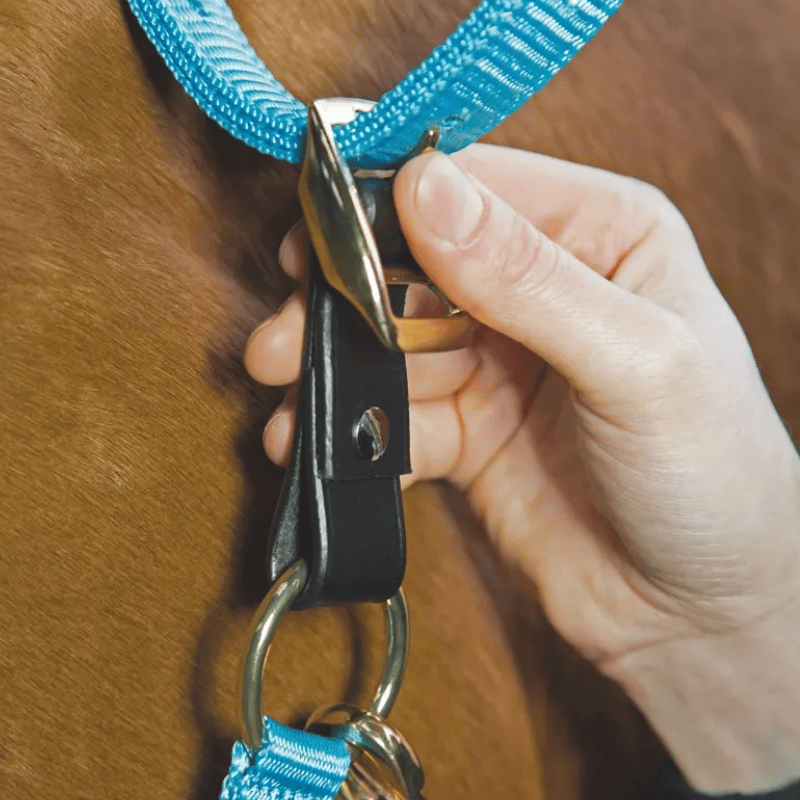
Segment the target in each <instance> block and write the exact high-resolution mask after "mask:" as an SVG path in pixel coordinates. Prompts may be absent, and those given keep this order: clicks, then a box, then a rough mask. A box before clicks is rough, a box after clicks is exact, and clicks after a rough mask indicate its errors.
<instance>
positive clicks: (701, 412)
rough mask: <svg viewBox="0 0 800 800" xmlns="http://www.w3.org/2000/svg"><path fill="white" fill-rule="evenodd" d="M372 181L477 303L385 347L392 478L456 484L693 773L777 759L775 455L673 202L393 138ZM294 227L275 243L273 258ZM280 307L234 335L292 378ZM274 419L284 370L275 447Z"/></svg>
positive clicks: (781, 773)
mask: <svg viewBox="0 0 800 800" xmlns="http://www.w3.org/2000/svg"><path fill="white" fill-rule="evenodd" d="M454 162H455V163H456V164H459V165H460V166H461V168H462V169H463V170H464V171H465V172H467V173H470V174H471V176H472V177H470V178H467V177H465V173H464V172H462V171H461V170H459V169H456V168H454V167H453V163H454ZM500 198H502V199H500ZM395 200H396V204H397V208H398V213H399V215H400V219H401V223H402V225H403V228H404V231H405V233H406V236H407V238H408V241H409V245H410V246H411V249H412V251H413V252H414V255H415V256H416V258H417V260H418V261H419V263H420V264H421V265H422V266H423V268H424V269H425V270H426V272H428V274H429V275H430V276H431V278H432V279H433V280H434V281H435V282H436V283H437V284H438V285H439V286H440V287H441V288H442V289H443V290H444V292H445V293H446V294H447V295H448V296H449V297H450V298H451V299H452V300H453V301H454V302H456V303H458V304H459V305H461V306H462V307H463V308H464V309H465V310H466V311H468V312H469V313H470V314H471V315H472V316H473V317H474V318H475V319H476V320H477V321H478V322H479V323H481V326H480V327H479V329H478V331H477V334H476V336H475V340H474V342H473V344H472V346H471V347H470V348H469V349H466V350H462V351H458V352H455V353H444V354H426V355H413V356H408V358H407V364H408V371H409V389H410V396H411V399H412V404H411V441H412V466H413V468H414V473H413V475H412V476H411V480H420V479H426V478H446V479H448V480H450V481H452V482H454V483H455V484H457V485H458V486H460V487H461V488H462V489H463V490H464V491H465V492H466V494H467V497H468V498H469V500H470V503H471V504H472V506H473V508H474V509H475V511H476V512H477V514H478V515H479V516H480V518H481V519H482V520H483V522H484V524H485V526H486V528H487V530H488V532H489V535H490V536H491V537H492V539H493V540H494V542H495V543H496V544H497V546H498V547H499V548H500V549H501V550H502V551H503V552H504V553H505V554H506V555H507V556H508V557H509V558H512V559H514V560H515V561H516V562H517V563H518V564H519V565H520V567H521V568H522V569H523V570H525V571H526V572H527V574H529V575H530V576H531V578H532V579H533V580H534V581H535V583H536V585H537V587H538V589H539V592H540V594H541V599H542V603H543V606H544V609H545V612H546V613H547V615H548V616H549V618H550V620H551V622H552V623H553V624H554V626H555V627H556V628H557V629H558V630H559V631H560V632H561V633H562V635H563V636H564V637H565V638H566V639H567V640H568V641H570V642H571V643H572V644H573V645H574V646H575V647H576V648H577V649H578V650H579V651H580V652H582V653H583V654H584V655H585V656H586V657H587V658H589V659H591V660H592V661H593V662H594V663H595V664H596V665H597V666H598V668H600V669H601V670H603V671H604V672H605V673H606V674H608V675H610V676H612V677H614V678H615V679H617V680H618V681H620V683H622V685H623V686H624V687H625V688H626V690H627V691H628V692H629V694H630V695H631V697H632V698H633V699H634V700H635V701H636V702H637V703H639V705H640V706H641V707H642V709H643V711H644V712H645V714H647V715H648V717H649V718H650V721H651V722H652V724H653V725H654V727H655V728H656V730H657V731H658V732H659V733H660V734H661V736H662V738H663V739H664V741H665V743H666V744H667V746H668V747H669V748H670V750H671V751H672V753H673V756H674V757H675V759H676V761H677V762H678V764H679V766H681V768H682V769H683V770H684V772H685V774H686V775H687V777H688V779H689V780H690V781H692V782H693V783H695V785H697V786H698V787H699V788H701V789H705V790H706V791H722V790H734V789H738V790H740V791H755V790H759V789H764V788H771V787H773V786H777V785H779V784H780V783H781V782H785V781H787V780H789V779H791V778H793V777H796V776H797V775H798V774H800V690H798V689H796V688H794V683H795V682H796V681H795V678H794V676H795V674H796V669H797V667H796V663H797V658H798V656H799V655H800V634H799V633H798V628H800V625H798V623H800V564H799V563H798V561H799V559H798V556H799V555H800V469H798V458H797V454H796V452H795V450H794V447H793V446H792V444H791V441H790V439H789V437H788V435H787V433H786V431H785V429H784V427H783V425H782V424H781V422H780V420H779V418H778V416H777V414H776V412H775V410H774V408H773V406H772V403H771V401H770V399H769V397H768V395H767V393H766V391H765V389H764V386H763V384H762V382H761V379H760V377H759V375H758V371H757V368H756V366H755V363H754V360H753V357H752V354H751V352H750V348H749V346H748V344H747V341H746V339H745V337H744V335H743V333H742V331H741V328H740V326H739V325H738V323H737V321H736V319H735V317H734V316H733V314H732V312H731V311H730V309H729V308H728V306H727V305H726V303H725V302H724V300H723V299H722V297H721V295H720V294H719V292H718V291H717V289H716V287H715V286H714V283H713V281H712V280H711V278H710V276H709V274H708V272H707V270H706V268H705V266H704V264H703V261H702V258H701V256H700V254H699V252H698V249H697V247H696V244H695V242H694V238H693V236H692V234H691V231H690V230H689V228H688V226H687V225H686V223H685V221H684V220H683V218H682V217H681V216H680V214H679V213H678V212H677V211H676V210H675V208H674V207H673V206H672V205H671V204H670V203H669V202H668V201H667V200H666V199H665V198H664V197H663V196H662V195H661V194H660V193H658V192H657V191H656V190H655V189H653V188H652V187H649V186H646V185H644V184H641V183H639V182H636V181H633V180H629V179H625V178H621V177H618V176H614V175H610V174H608V173H604V172H601V171H598V170H592V169H589V168H587V167H581V166H577V165H571V164H566V163H563V162H559V161H555V160H552V159H548V158H545V157H542V156H537V155H534V154H530V153H524V152H519V151H514V150H509V149H505V148H495V147H490V146H486V145H475V146H472V147H470V148H467V149H466V150H464V151H462V152H461V153H459V154H457V155H456V156H454V157H453V158H452V159H449V158H447V157H445V156H443V155H441V154H430V155H425V156H421V157H418V158H416V159H414V160H413V161H411V162H410V163H409V164H408V165H406V166H405V167H404V168H403V170H401V172H400V173H399V175H398V177H397V179H396V182H395ZM304 247H307V243H304V239H303V237H302V235H301V234H300V235H298V234H294V235H293V236H292V237H290V238H289V239H288V240H287V242H286V243H285V246H284V247H283V248H282V254H281V255H282V259H281V260H282V263H283V264H284V267H285V268H286V269H287V271H288V272H289V273H290V274H292V275H293V276H294V277H299V276H300V274H301V273H302V270H303V268H304V257H303V250H304ZM302 327H303V303H302V297H301V295H300V294H299V293H296V294H295V295H293V296H292V297H291V298H290V299H289V301H287V303H286V304H285V305H284V306H283V307H282V309H281V311H280V312H279V313H278V314H277V315H276V316H275V317H273V318H272V319H271V320H270V321H268V323H266V324H265V325H263V326H262V327H260V328H259V329H258V330H257V331H256V332H255V333H254V334H253V336H252V337H251V339H250V341H249V343H248V348H247V352H246V364H247V367H248V369H249V371H250V372H251V374H252V375H253V376H254V377H255V378H256V379H257V380H261V381H262V382H264V383H267V384H271V385H283V384H289V383H293V382H294V381H296V379H297V376H298V374H299V363H300V347H301V338H302ZM292 426H293V399H292V393H291V392H290V393H289V396H288V398H287V400H286V401H285V402H284V404H283V405H282V407H281V408H279V409H278V411H277V412H276V414H275V415H274V416H273V419H272V420H271V421H270V424H269V425H268V427H267V429H266V431H265V446H266V449H267V452H268V454H269V455H270V457H271V458H273V460H275V461H276V462H278V463H285V462H286V461H287V459H288V452H289V447H290V442H291V430H292Z"/></svg>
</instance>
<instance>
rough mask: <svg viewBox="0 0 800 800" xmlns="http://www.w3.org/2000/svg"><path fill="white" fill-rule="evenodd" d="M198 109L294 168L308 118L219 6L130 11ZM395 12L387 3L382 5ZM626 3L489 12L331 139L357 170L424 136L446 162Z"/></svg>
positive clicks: (142, 2)
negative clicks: (431, 130) (431, 131)
mask: <svg viewBox="0 0 800 800" xmlns="http://www.w3.org/2000/svg"><path fill="white" fill-rule="evenodd" d="M128 2H129V4H130V7H131V9H132V10H133V12H134V14H135V15H136V17H137V19H138V20H139V22H140V24H141V26H142V28H143V29H144V31H145V32H146V34H147V36H148V37H149V38H150V40H151V41H152V42H153V44H154V45H155V47H156V49H157V50H158V52H159V53H160V54H161V56H162V58H163V59H164V61H165V62H166V64H167V66H168V67H169V68H170V70H171V71H172V72H173V73H174V74H175V76H176V77H177V79H178V80H179V81H180V82H181V84H183V86H184V88H185V89H186V91H187V92H188V93H189V95H190V96H191V97H193V98H194V100H195V101H196V102H197V103H198V105H199V106H200V107H201V108H202V109H203V110H204V111H205V112H206V113H207V114H208V115H209V116H210V117H211V118H212V119H214V120H216V121H217V122H218V123H219V124H220V125H221V126H222V127H223V128H225V129H226V130H227V131H229V132H230V133H232V134H233V135H234V136H236V137H237V138H239V139H241V140H242V141H244V142H246V143H247V144H249V145H251V146H252V147H254V148H256V149H257V150H260V151H261V152H263V153H267V154H269V155H271V156H274V157H275V158H280V159H283V160H285V161H291V162H297V161H299V159H300V156H301V149H302V146H303V142H304V140H305V129H306V124H307V119H306V109H305V106H303V104H302V103H300V101H299V100H297V99H296V98H294V97H293V96H292V95H291V94H289V92H287V91H286V89H284V87H283V86H282V85H281V84H280V83H278V81H277V80H276V79H275V78H274V77H273V76H272V74H271V73H270V72H269V70H268V69H267V68H266V67H265V66H264V64H263V63H262V62H261V60H260V59H259V58H258V56H257V55H256V53H255V51H254V50H253V49H252V47H250V44H249V43H248V41H247V39H246V37H245V35H244V34H243V33H242V31H241V29H240V28H239V25H238V24H237V23H236V20H235V19H234V17H233V14H232V13H231V10H230V8H229V7H228V5H227V3H226V2H225V0H128ZM387 2H391V0H387ZM621 4H622V0H484V2H483V3H482V4H481V5H480V6H478V8H477V9H476V10H475V11H474V12H473V13H472V14H471V15H470V16H469V17H468V18H467V19H466V20H465V21H464V22H463V23H462V24H461V25H460V26H459V27H458V28H457V29H456V30H455V32H454V33H453V34H452V36H450V38H449V39H448V40H447V41H446V42H445V43H444V44H443V45H441V47H439V48H437V49H436V50H434V51H433V53H431V55H430V56H429V57H428V58H427V59H426V60H425V61H424V62H423V63H422V64H421V65H420V66H419V67H417V69H415V70H414V71H413V72H411V73H410V74H409V75H408V76H407V77H406V78H405V79H404V80H403V81H401V83H400V84H398V85H397V86H396V87H395V88H394V89H392V90H391V91H389V92H387V93H386V94H385V95H384V96H383V98H382V99H381V100H380V102H379V103H378V104H377V105H376V106H375V108H374V109H373V110H372V111H370V112H367V113H364V114H360V115H359V116H358V117H357V118H356V119H355V120H354V121H353V122H351V123H350V124H348V125H343V126H341V127H339V128H337V129H336V137H337V142H338V145H339V148H340V150H341V152H342V154H343V156H344V158H345V159H346V160H347V161H348V162H349V163H351V164H353V165H358V166H371V167H380V166H389V165H392V164H394V163H396V162H398V161H400V160H402V159H403V158H404V157H405V156H406V155H407V154H408V153H409V152H411V151H412V150H413V149H414V148H415V147H416V145H417V144H418V142H419V140H420V138H421V136H422V134H423V133H424V132H425V130H426V129H427V128H428V127H430V126H436V127H437V128H438V129H439V131H440V133H441V135H442V138H441V144H440V145H439V148H440V149H441V150H443V151H445V152H453V151H454V150H459V149H461V148H462V147H465V146H466V145H468V144H470V143H471V142H474V141H475V140H476V139H478V138H479V137H481V136H483V135H484V134H485V133H488V132H489V131H490V130H492V129H493V128H495V127H496V126H497V125H499V124H500V122H502V121H503V119H505V117H507V116H508V115H509V114H511V113H512V112H513V111H515V110H516V109H517V108H519V106H521V105H522V104H523V103H524V102H525V101H526V100H527V99H528V98H529V97H530V96H531V95H532V94H533V93H534V92H536V91H537V90H538V89H540V88H541V87H542V86H544V85H545V84H546V83H547V82H548V81H549V80H550V78H551V77H552V76H553V75H555V74H556V72H558V71H559V70H560V69H561V68H562V67H563V66H564V65H565V64H567V63H568V62H569V61H570V60H571V59H572V58H573V57H574V56H575V54H576V53H577V52H578V50H580V48H581V47H582V46H583V45H584V44H586V42H588V41H589V40H590V39H591V38H592V37H593V36H594V35H595V33H597V31H598V30H599V28H600V27H601V26H602V25H603V23H604V22H605V21H606V20H607V19H608V17H609V16H610V15H611V14H613V13H614V12H615V11H616V10H617V8H619V6H620V5H621Z"/></svg>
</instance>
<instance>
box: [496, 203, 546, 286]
mask: <svg viewBox="0 0 800 800" xmlns="http://www.w3.org/2000/svg"><path fill="white" fill-rule="evenodd" d="M507 211H508V212H509V214H510V219H509V218H506V219H498V220H496V222H495V224H494V225H489V226H488V227H487V230H486V236H485V239H484V241H485V247H486V252H485V253H484V257H485V261H486V266H487V268H488V269H489V270H490V271H491V274H492V279H493V281H495V282H496V283H497V284H498V288H502V289H504V290H511V291H513V292H517V291H518V290H520V289H525V290H526V291H531V290H534V289H536V288H537V287H540V286H541V285H542V284H543V283H545V282H546V281H547V280H548V278H549V276H550V274H551V273H552V271H553V269H554V267H555V262H556V248H555V246H554V245H553V244H552V243H551V242H550V241H549V240H548V239H546V238H545V237H544V236H543V235H542V234H541V233H540V232H539V231H538V230H537V229H536V228H534V227H533V225H531V224H530V223H529V222H528V221H527V220H525V219H524V218H523V217H521V216H520V215H518V214H515V213H513V212H511V211H510V209H508V210H507ZM498 216H500V215H498ZM502 216H505V214H503V215H502ZM501 231H502V233H501Z"/></svg>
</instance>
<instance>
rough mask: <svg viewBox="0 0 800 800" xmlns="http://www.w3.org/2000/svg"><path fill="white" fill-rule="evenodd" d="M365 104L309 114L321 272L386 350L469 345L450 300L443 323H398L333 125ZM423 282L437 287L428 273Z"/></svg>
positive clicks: (307, 183)
mask: <svg viewBox="0 0 800 800" xmlns="http://www.w3.org/2000/svg"><path fill="white" fill-rule="evenodd" d="M365 103H366V101H363V100H346V99H343V98H335V99H332V100H315V101H314V102H313V103H311V104H310V105H309V108H308V136H307V138H306V154H305V159H304V161H303V168H302V171H301V173H300V185H299V188H298V192H299V196H300V203H301V205H302V207H303V213H304V214H305V217H306V222H307V224H308V229H309V232H310V234H311V241H312V243H313V245H314V250H315V251H316V254H317V257H318V259H319V262H320V265H321V267H322V271H323V273H324V274H325V277H326V279H327V280H328V282H329V283H330V284H331V286H333V287H334V288H335V289H336V290H337V291H339V292H341V293H342V294H343V295H344V296H345V297H346V298H347V299H348V300H349V301H350V302H351V303H352V304H353V305H354V306H355V307H356V308H357V309H358V310H359V312H360V313H361V315H362V316H363V317H364V319H366V321H367V322H368V323H369V325H370V326H371V327H372V329H373V330H374V331H375V333H376V335H377V336H378V338H379V339H380V341H381V343H382V344H383V345H384V346H385V347H387V348H389V349H391V350H403V351H406V352H427V351H435V350H452V349H455V348H458V347H464V346H465V345H466V344H468V343H469V341H470V338H471V335H472V328H473V325H472V321H471V319H470V318H469V317H468V316H467V315H466V314H464V312H463V311H462V310H461V309H459V308H457V307H456V306H454V305H453V304H452V303H450V302H449V301H448V302H447V303H446V304H445V315H444V316H441V317H431V318H407V317H396V316H395V315H394V313H393V312H392V308H391V305H390V302H389V293H388V289H387V286H386V279H385V277H384V274H383V266H382V264H381V259H380V254H379V252H378V246H377V244H376V242H375V236H374V234H373V231H372V228H371V226H370V223H369V220H368V218H367V214H366V211H365V210H364V207H363V204H362V202H361V199H360V198H359V195H358V191H357V189H356V186H355V183H354V181H353V176H352V174H351V173H350V169H349V168H348V166H347V164H346V163H345V162H344V161H343V160H342V158H341V157H340V156H339V153H338V150H337V148H336V141H335V138H334V135H333V125H336V124H341V123H343V122H347V121H349V119H352V118H355V116H356V114H357V113H358V112H359V111H364V110H366V108H367V107H371V105H367V106H365V105H364V104H365ZM348 104H349V105H348ZM348 111H349V112H350V114H351V117H350V118H349V119H347V114H348ZM437 140H438V134H437V133H436V132H435V131H431V132H429V133H427V134H426V136H425V137H423V140H422V142H421V147H422V148H423V149H430V146H431V143H433V144H436V141H437ZM417 280H419V281H422V282H425V283H430V281H428V279H427V278H426V277H425V276H424V274H423V273H422V272H421V271H420V274H419V276H417Z"/></svg>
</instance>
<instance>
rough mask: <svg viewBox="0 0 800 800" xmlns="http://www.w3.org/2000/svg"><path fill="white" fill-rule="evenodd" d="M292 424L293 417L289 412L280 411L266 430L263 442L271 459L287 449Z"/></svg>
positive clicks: (262, 438)
mask: <svg viewBox="0 0 800 800" xmlns="http://www.w3.org/2000/svg"><path fill="white" fill-rule="evenodd" d="M290 424H291V415H290V413H289V411H278V412H277V413H276V414H275V415H274V416H273V417H272V419H270V421H269V422H268V423H267V426H266V427H265V428H264V434H263V436H262V437H261V441H262V442H263V444H264V450H266V452H267V455H268V456H270V458H272V457H273V455H274V454H276V453H279V452H280V451H282V450H283V449H284V448H285V446H286V440H287V439H288V437H289V428H290Z"/></svg>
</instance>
